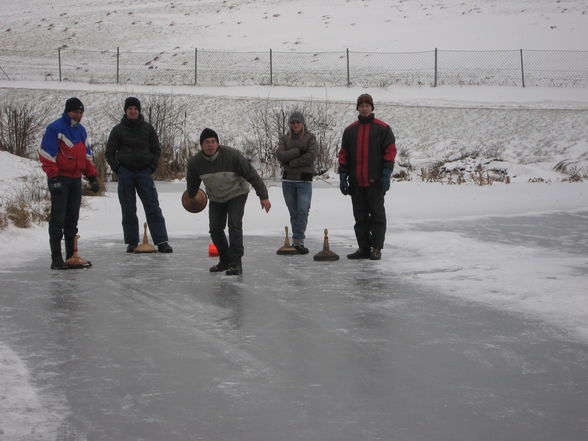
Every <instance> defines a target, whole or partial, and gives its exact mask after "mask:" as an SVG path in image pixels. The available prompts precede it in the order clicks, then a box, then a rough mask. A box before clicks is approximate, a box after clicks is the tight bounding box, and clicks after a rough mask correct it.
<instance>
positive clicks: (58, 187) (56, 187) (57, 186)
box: [49, 176, 63, 195]
mask: <svg viewBox="0 0 588 441" xmlns="http://www.w3.org/2000/svg"><path fill="white" fill-rule="evenodd" d="M49 191H50V192H51V193H53V194H55V195H62V194H63V184H62V183H61V181H60V180H59V176H54V177H52V178H49Z"/></svg>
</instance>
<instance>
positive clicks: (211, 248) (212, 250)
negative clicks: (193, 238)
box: [208, 243, 218, 257]
mask: <svg viewBox="0 0 588 441" xmlns="http://www.w3.org/2000/svg"><path fill="white" fill-rule="evenodd" d="M208 257H218V250H217V249H216V245H215V244H213V243H211V244H210V245H208Z"/></svg>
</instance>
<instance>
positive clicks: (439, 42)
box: [0, 0, 588, 52]
mask: <svg viewBox="0 0 588 441" xmlns="http://www.w3.org/2000/svg"><path fill="white" fill-rule="evenodd" d="M587 14H588V8H587V7H586V2H584V1H582V0H563V1H556V2H554V1H550V0H502V1H475V2H464V1H461V0H441V1H402V0H401V1H387V0H368V1H366V0H323V1H314V0H287V1H284V0H275V1H267V0H265V1H264V0H239V1H237V0H232V1H226V0H206V1H203V0H184V1H169V0H168V1H162V0H157V1H151V2H147V3H145V2H141V1H137V0H122V1H116V2H114V1H106V2H101V3H96V2H92V1H89V0H81V1H78V2H76V3H75V4H72V3H71V2H67V1H65V0H54V1H51V2H41V3H39V2H37V1H34V0H18V1H17V0H4V1H3V2H2V11H1V12H0V32H2V40H3V46H5V47H6V48H14V49H39V50H55V49H56V48H57V47H59V46H62V45H66V46H68V47H71V48H84V49H95V50H112V49H114V48H116V47H117V46H120V47H121V48H122V49H123V50H136V51H154V50H161V51H174V50H179V51H182V50H193V48H194V47H198V48H201V49H214V50H231V51H264V50H267V49H269V48H270V47H271V48H273V49H274V50H286V51H290V50H295V51H298V52H308V51H325V50H328V51H333V50H337V51H340V50H345V48H349V49H350V50H356V51H357V50H359V51H378V52H405V51H423V50H432V49H433V48H435V47H438V48H443V49H454V50H459V49H463V50H469V49H476V50H480V49H519V48H527V49H568V50H572V49H577V50H585V49H586V28H587V22H588V15H587Z"/></svg>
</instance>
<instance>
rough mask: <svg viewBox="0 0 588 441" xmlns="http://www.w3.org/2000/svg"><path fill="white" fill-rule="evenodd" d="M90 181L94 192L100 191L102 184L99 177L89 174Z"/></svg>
mask: <svg viewBox="0 0 588 441" xmlns="http://www.w3.org/2000/svg"><path fill="white" fill-rule="evenodd" d="M88 181H89V182H90V190H92V192H94V193H98V192H99V191H100V184H99V183H98V178H97V177H96V176H89V177H88Z"/></svg>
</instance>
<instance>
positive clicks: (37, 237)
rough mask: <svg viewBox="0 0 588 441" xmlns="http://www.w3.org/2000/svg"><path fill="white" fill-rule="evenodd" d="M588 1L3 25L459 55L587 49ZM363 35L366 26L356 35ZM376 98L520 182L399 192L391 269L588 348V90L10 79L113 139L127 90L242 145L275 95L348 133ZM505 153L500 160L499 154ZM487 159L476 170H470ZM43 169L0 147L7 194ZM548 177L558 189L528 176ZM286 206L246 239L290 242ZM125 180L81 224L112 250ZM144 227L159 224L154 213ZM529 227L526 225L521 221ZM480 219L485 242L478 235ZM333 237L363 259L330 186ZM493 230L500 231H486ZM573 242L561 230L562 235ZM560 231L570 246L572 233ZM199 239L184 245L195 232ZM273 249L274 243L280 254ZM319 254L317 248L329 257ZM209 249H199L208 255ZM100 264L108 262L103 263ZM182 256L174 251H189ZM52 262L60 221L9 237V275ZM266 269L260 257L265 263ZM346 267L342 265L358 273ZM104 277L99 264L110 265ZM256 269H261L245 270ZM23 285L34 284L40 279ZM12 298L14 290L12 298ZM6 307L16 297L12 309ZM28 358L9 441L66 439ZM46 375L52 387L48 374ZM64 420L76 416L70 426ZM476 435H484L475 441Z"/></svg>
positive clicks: (114, 39)
mask: <svg viewBox="0 0 588 441" xmlns="http://www.w3.org/2000/svg"><path fill="white" fill-rule="evenodd" d="M587 29H588V7H587V6H586V2H585V1H579V0H578V1H574V0H566V1H559V2H553V1H548V0H526V1H514V0H512V1H509V0H507V1H488V2H474V3H472V2H469V3H468V2H462V1H460V0H445V1H436V2H409V1H405V2H403V1H399V2H387V1H375V0H372V1H360V0H348V1H342V0H341V1H335V0H333V1H324V2H314V1H311V0H294V1H253V0H251V1H231V2H227V1H220V0H218V1H214V0H210V1H183V2H159V1H155V2H150V3H144V2H140V1H134V0H123V1H122V2H120V1H119V2H102V3H96V2H90V1H87V0H83V1H78V2H76V3H75V5H72V4H71V3H68V2H65V1H62V0H58V1H52V2H36V1H32V0H24V1H23V0H21V1H14V0H5V1H3V2H2V9H1V10H0V32H1V35H2V43H3V46H5V47H10V48H17V49H22V50H30V49H39V50H44V51H54V50H55V48H57V47H59V46H63V45H67V46H68V47H71V48H76V47H79V48H83V49H94V50H99V49H103V48H113V47H117V46H121V47H124V48H126V49H128V50H145V51H147V50H148V51H153V50H157V51H173V50H179V51H181V50H190V49H192V48H193V47H194V46H197V47H202V48H206V49H211V50H240V51H243V50H251V51H256V50H260V49H265V48H268V47H274V48H275V49H276V50H285V51H291V50H295V51H316V50H341V48H345V47H349V48H350V49H352V50H362V51H416V50H430V49H431V48H432V47H444V48H451V49H472V50H485V49H497V48H504V49H518V48H521V47H523V48H529V49H575V50H586V49H588V48H587V47H586V41H588V34H587V32H588V31H587ZM350 30H351V31H350ZM363 92H369V93H372V95H373V96H374V98H375V102H376V116H377V117H379V118H381V119H383V120H385V121H387V122H389V123H390V124H391V125H392V127H393V130H394V132H395V134H396V136H397V145H398V147H399V148H401V149H404V150H406V151H407V152H409V154H410V159H411V162H412V163H413V165H414V166H415V168H417V169H418V167H425V166H428V165H430V164H432V163H435V162H436V161H439V160H445V161H447V160H450V159H452V158H456V161H457V162H456V165H463V164H459V162H458V159H457V158H459V156H460V154H461V153H463V152H471V151H474V150H480V151H482V152H487V153H488V155H487V157H484V155H482V157H481V158H480V159H479V160H480V161H485V160H487V159H488V158H489V157H490V156H492V155H494V154H496V153H498V156H499V158H500V164H497V166H500V167H501V168H504V169H506V170H507V172H508V175H509V176H511V177H512V183H511V184H508V185H507V184H503V183H495V184H494V185H492V186H484V187H479V186H476V185H474V184H472V183H468V184H466V185H442V184H439V183H434V184H424V183H421V182H419V181H420V180H419V179H418V178H416V176H415V177H414V178H413V180H412V181H411V182H394V183H393V184H392V189H391V191H390V193H389V194H388V195H387V197H386V209H387V213H388V231H387V236H386V248H385V250H384V252H383V260H382V261H380V262H374V264H373V265H374V266H375V267H376V268H377V269H378V270H381V271H382V272H384V273H386V274H388V275H391V276H393V277H398V278H406V279H407V280H409V281H410V282H411V283H414V284H416V285H417V286H423V287H427V288H430V289H432V290H434V292H435V293H437V294H438V295H440V296H442V297H443V296H446V297H450V298H452V299H458V300H459V301H463V302H473V303H479V304H481V305H484V306H485V307H490V308H491V309H494V310H497V311H504V312H507V313H509V314H514V315H515V316H517V315H519V316H520V317H525V318H528V317H532V318H533V319H536V320H539V321H541V322H545V323H546V324H548V325H550V326H555V327H556V328H557V329H559V330H561V332H562V334H563V335H565V336H566V339H567V340H569V341H574V342H578V343H579V344H580V345H582V346H583V347H585V346H586V345H587V344H588V327H587V323H588V290H587V289H586V286H588V273H587V268H588V252H587V251H586V250H587V249H588V244H587V242H586V241H587V239H586V228H585V225H586V220H587V216H588V183H587V182H586V181H584V182H580V183H573V184H570V183H563V182H561V179H562V178H564V177H565V176H563V175H561V174H559V173H557V172H555V171H554V170H553V168H554V166H555V165H556V164H558V163H559V162H561V161H568V162H569V163H571V164H576V165H577V167H578V168H579V169H582V170H586V167H587V164H588V124H587V123H586V121H588V117H587V116H588V90H587V89H576V90H569V89H538V88H535V89H522V88H506V87H504V88H486V87H474V88H468V87H462V88H449V87H445V88H436V89H434V88H430V87H421V88H402V87H389V88H386V89H370V90H367V91H366V90H363V89H356V88H351V89H347V88H333V89H323V88H315V89H313V88H271V87H232V88H191V87H174V88H171V87H167V88H166V87H163V86H160V87H157V88H155V87H148V86H132V85H127V86H115V85H96V84H74V83H57V82H12V81H0V98H4V97H8V98H15V99H27V100H30V101H31V102H39V103H43V104H49V105H52V107H53V109H54V112H55V117H57V116H58V115H59V112H60V111H61V107H62V105H63V102H64V100H65V99H66V98H68V97H70V96H78V97H80V98H81V99H82V101H83V102H84V103H85V104H86V109H87V111H86V114H85V116H84V121H83V122H84V124H85V125H86V127H87V128H88V129H89V132H90V133H91V136H92V138H93V139H95V140H99V139H101V138H103V137H104V136H106V134H107V133H108V131H109V130H110V128H111V127H112V125H113V124H114V123H113V121H112V120H111V119H109V117H108V115H107V112H106V110H107V108H109V107H111V106H113V104H112V103H116V102H119V103H120V102H121V99H123V98H124V97H125V96H128V95H131V94H132V95H137V96H139V97H141V98H143V97H144V96H146V95H148V94H152V93H157V94H162V93H163V94H173V95H174V96H175V97H176V99H178V100H180V102H182V104H183V105H184V106H185V108H186V111H187V113H188V115H189V116H188V128H187V130H188V135H189V137H190V139H193V140H195V139H197V137H198V135H199V133H200V131H201V130H202V129H203V128H204V127H207V126H208V127H213V128H215V129H216V130H217V131H218V132H219V135H220V137H221V141H223V140H229V142H231V143H232V144H235V145H237V146H239V144H240V142H241V141H242V137H243V134H244V133H246V132H247V129H248V124H249V122H248V118H247V114H248V111H249V110H250V109H251V106H253V105H255V103H258V102H260V101H262V100H271V101H275V102H276V103H277V102H284V103H286V105H288V106H293V105H296V104H299V103H308V102H311V101H312V102H317V103H323V102H325V103H327V105H328V106H329V108H330V109H332V110H333V112H334V114H335V115H336V117H337V119H338V120H339V121H340V124H341V130H342V129H343V127H344V126H345V124H347V123H349V122H351V121H352V120H353V119H354V117H355V112H354V102H355V98H356V97H357V95H359V94H360V93H363ZM490 153H492V155H490ZM467 165H468V166H470V167H475V166H476V165H477V164H476V163H470V164H467ZM35 176H36V177H37V179H38V182H39V184H37V185H42V184H43V181H44V179H43V174H42V171H41V170H40V168H39V165H38V163H37V162H36V161H27V160H23V159H20V158H15V157H12V156H10V155H8V154H6V153H5V152H0V196H1V197H10V196H11V195H14V194H15V193H16V192H18V189H19V187H20V186H21V185H26V184H25V178H26V179H27V180H29V181H30V179H31V178H32V177H35ZM537 178H541V179H543V180H545V181H548V183H529V180H530V179H537ZM268 185H269V186H270V200H271V202H272V204H273V207H272V210H271V211H270V213H269V214H266V213H265V212H262V210H261V209H260V207H259V204H258V202H257V201H256V198H255V197H254V195H253V194H252V195H251V197H250V199H249V201H248V204H247V209H246V214H245V219H244V229H245V235H246V236H265V237H270V238H273V239H275V244H276V246H275V248H277V247H278V246H279V245H280V244H281V241H282V239H283V227H284V225H288V214H287V209H286V207H285V204H284V202H283V198H282V195H281V190H280V187H279V182H276V181H268ZM184 187H185V184H183V183H182V182H172V183H163V182H162V183H158V188H159V193H160V201H161V206H162V209H163V212H164V215H165V217H166V221H167V224H168V231H169V233H170V241H171V243H172V245H174V244H178V242H179V241H180V240H182V239H180V238H186V237H189V238H196V239H200V240H203V241H206V240H207V237H208V233H207V230H208V227H207V213H206V212H204V213H201V214H199V215H191V214H188V213H187V212H185V211H183V209H182V207H181V205H180V203H179V199H180V195H181V192H182V191H183V190H184ZM115 188H116V187H115V186H113V185H112V184H111V185H109V191H108V192H107V193H106V195H105V196H104V197H92V198H85V204H84V207H83V209H82V214H81V219H80V225H79V229H80V235H81V237H82V238H81V241H80V249H81V250H83V244H84V241H94V242H98V243H102V242H103V243H105V244H106V245H107V246H106V245H105V247H104V249H106V250H107V252H108V253H112V255H113V256H117V255H118V254H119V253H123V251H124V247H123V244H122V238H121V236H122V233H121V226H120V207H119V205H118V200H117V196H116V190H115ZM139 212H140V217H141V215H142V212H141V210H139ZM544 216H549V217H550V219H555V218H558V219H559V218H561V219H565V222H564V221H562V222H561V223H560V224H558V225H560V227H561V228H563V229H564V230H565V229H566V228H568V227H567V224H566V222H568V221H569V223H570V227H569V231H567V230H565V231H566V232H567V233H568V234H567V236H566V237H564V240H563V241H562V243H553V242H550V241H549V234H548V233H549V229H546V228H545V227H544V226H542V225H541V221H542V219H544ZM509 218H512V219H515V220H516V222H518V223H524V224H526V225H527V228H525V229H524V231H519V230H511V229H510V228H509V227H508V225H507V224H508V222H507V220H508V219H509ZM477 225H479V226H480V229H481V231H484V232H485V233H484V235H481V236H480V235H476V234H475V232H472V231H475V227H476V226H477ZM324 228H328V229H329V236H330V239H331V248H332V249H333V250H335V251H336V252H337V253H339V254H340V255H341V256H343V255H344V254H345V253H347V252H350V251H352V250H353V249H354V246H355V243H354V234H353V219H352V213H351V204H350V200H349V198H346V197H344V196H342V195H341V194H340V193H339V191H338V188H337V182H336V180H327V181H326V182H323V181H319V182H317V183H316V184H315V187H314V193H313V202H312V208H311V213H310V218H309V228H308V232H307V235H308V237H309V240H313V241H315V242H314V243H315V244H316V243H320V241H321V240H322V232H323V229H324ZM488 231H490V232H491V233H492V234H487V232H488ZM558 233H561V230H558ZM558 237H559V236H558ZM184 240H185V239H184ZM266 251H267V256H274V249H273V248H272V249H267V250H266ZM316 251H318V250H316V249H311V254H314V253H315V252H316ZM201 252H204V250H195V251H194V253H195V254H196V253H201ZM84 257H87V258H89V259H92V257H93V256H91V255H90V256H86V255H84ZM173 257H175V255H172V256H171V258H172V259H173ZM39 259H45V260H43V262H45V261H46V265H44V266H42V267H39V270H38V277H39V278H42V277H49V275H50V271H49V269H48V268H49V260H50V259H49V247H48V235H47V225H39V226H34V227H33V228H30V229H26V230H21V229H17V228H15V227H13V226H9V227H8V228H7V229H5V230H3V231H1V232H0V262H1V263H2V272H3V273H4V274H5V275H6V276H7V277H8V276H9V275H10V276H11V277H14V275H15V274H18V273H17V271H18V269H19V268H20V267H22V265H26V264H27V262H28V261H30V260H36V261H38V260H39ZM250 264H251V263H250ZM343 267H344V266H343V262H339V263H334V264H333V265H332V266H331V267H330V271H333V272H335V273H336V272H337V271H338V270H340V269H341V268H343ZM91 271H99V268H94V269H92V270H91ZM245 271H247V267H245ZM22 289H23V290H25V289H26V285H23V287H22ZM0 290H1V291H0V292H1V294H0V297H1V298H7V297H8V296H14V295H15V293H13V292H6V291H4V290H3V288H0ZM0 306H2V305H0ZM31 355H32V356H33V357H34V356H35V354H19V353H18V351H17V350H15V348H12V347H11V346H10V345H9V344H8V343H7V339H6V338H5V337H4V336H3V335H2V334H0V378H1V379H2V380H0V441H17V440H18V441H24V440H27V441H29V440H31V439H38V440H54V439H56V436H57V435H56V433H55V431H56V425H55V421H59V420H60V419H62V418H64V416H65V415H66V414H67V412H68V410H67V408H68V406H69V404H68V403H67V397H66V396H63V395H60V394H63V392H59V391H57V392H55V391H51V396H52V401H51V403H50V405H48V404H47V401H46V397H47V395H48V393H49V391H47V390H43V389H40V388H39V387H38V383H39V380H40V379H39V378H34V376H33V374H32V372H31V371H30V369H29V368H28V366H27V363H26V362H25V359H26V358H27V356H31ZM45 380H46V379H45ZM57 425H59V424H57ZM472 441H473V440H472Z"/></svg>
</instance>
